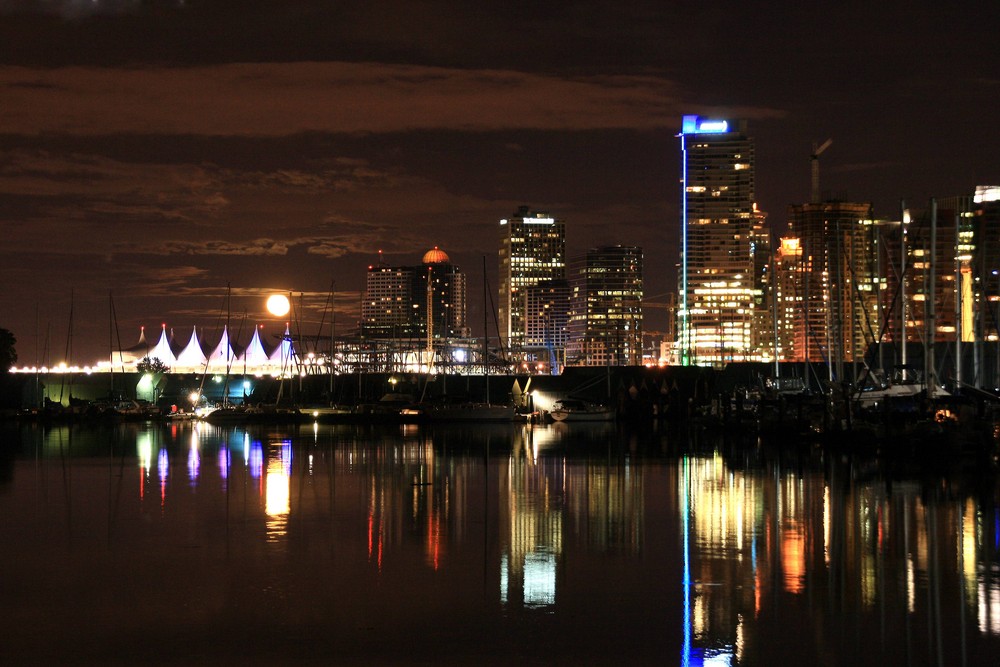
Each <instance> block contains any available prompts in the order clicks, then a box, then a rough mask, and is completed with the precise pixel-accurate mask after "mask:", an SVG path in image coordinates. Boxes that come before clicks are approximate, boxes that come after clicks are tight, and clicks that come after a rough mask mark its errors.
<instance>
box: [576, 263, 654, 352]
mask: <svg viewBox="0 0 1000 667" xmlns="http://www.w3.org/2000/svg"><path fill="white" fill-rule="evenodd" d="M569 285H570V294H571V296H570V311H569V341H568V342H567V344H566V364H567V365H568V366H633V365H639V364H641V363H642V249H641V248H638V247H634V246H606V247H601V248H592V249H590V250H588V251H587V253H586V254H585V255H582V256H580V257H577V258H574V260H573V261H572V262H571V264H570V267H569Z"/></svg>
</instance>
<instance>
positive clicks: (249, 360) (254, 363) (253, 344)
mask: <svg viewBox="0 0 1000 667" xmlns="http://www.w3.org/2000/svg"><path fill="white" fill-rule="evenodd" d="M242 361H243V363H244V364H245V365H246V366H247V367H248V368H254V369H257V368H261V367H264V366H267V365H268V364H269V362H270V358H269V357H268V356H267V350H265V349H264V344H263V343H261V342H260V328H259V327H257V328H255V329H254V331H253V338H251V339H250V343H249V345H247V349H246V350H244V351H243V355H242Z"/></svg>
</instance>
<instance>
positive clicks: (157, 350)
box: [146, 324, 177, 366]
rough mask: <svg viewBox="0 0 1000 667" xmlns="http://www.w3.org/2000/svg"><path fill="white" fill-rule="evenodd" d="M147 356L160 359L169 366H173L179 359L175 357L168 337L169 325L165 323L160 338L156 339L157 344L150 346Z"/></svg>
mask: <svg viewBox="0 0 1000 667" xmlns="http://www.w3.org/2000/svg"><path fill="white" fill-rule="evenodd" d="M146 356H147V357H149V358H150V359H159V360H160V361H162V362H163V363H164V364H166V365H167V366H172V365H173V364H174V362H176V361H177V359H176V358H175V357H174V351H173V350H171V349H170V341H169V340H168V339H167V325H166V324H164V325H163V328H162V329H161V331H160V339H159V340H158V341H156V345H155V346H153V347H152V348H150V350H149V351H148V352H147V353H146Z"/></svg>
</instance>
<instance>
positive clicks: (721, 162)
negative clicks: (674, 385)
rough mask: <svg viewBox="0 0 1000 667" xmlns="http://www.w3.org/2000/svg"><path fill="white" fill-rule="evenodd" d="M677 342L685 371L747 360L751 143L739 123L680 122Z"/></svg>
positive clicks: (750, 354)
mask: <svg viewBox="0 0 1000 667" xmlns="http://www.w3.org/2000/svg"><path fill="white" fill-rule="evenodd" d="M679 136H680V139H681V156H682V171H681V176H682V183H681V198H682V199H681V265H680V276H679V278H680V280H679V282H680V286H679V287H680V289H679V304H678V305H679V307H678V315H677V320H678V321H677V337H678V341H677V343H678V348H679V349H678V352H679V355H678V356H679V358H680V362H681V363H682V364H684V365H689V364H699V365H721V364H724V363H727V362H730V361H748V360H754V359H755V354H754V334H753V326H754V315H753V314H754V307H755V299H756V298H757V297H758V296H759V295H758V294H757V292H759V286H755V276H754V257H753V243H752V241H751V237H752V235H753V228H754V222H755V217H756V215H755V207H754V142H753V139H751V138H750V137H748V136H747V134H746V121H731V120H720V119H707V118H701V117H699V116H684V118H683V121H682V125H681V133H680V135H679Z"/></svg>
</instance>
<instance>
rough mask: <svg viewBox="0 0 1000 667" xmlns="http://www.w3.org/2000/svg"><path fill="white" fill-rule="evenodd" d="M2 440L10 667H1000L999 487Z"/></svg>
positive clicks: (478, 454) (843, 474) (510, 445)
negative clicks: (78, 665)
mask: <svg viewBox="0 0 1000 667" xmlns="http://www.w3.org/2000/svg"><path fill="white" fill-rule="evenodd" d="M0 433H2V437H0V517H2V519H0V521H2V523H0V627H2V628H3V634H4V638H3V640H2V643H0V661H3V662H5V663H10V664H53V663H59V664H65V663H75V662H86V663H92V664H108V663H117V664H159V663H171V664H217V665H246V664H261V665H278V664H359V665H360V664H365V665H385V664H467V665H481V664H495V665H501V664H502V665H513V664H520V663H528V664H546V665H549V664H567V665H580V664H586V665H606V664H615V665H632V664H664V665H702V664H706V665H707V664H712V665H880V666H887V665H996V664H998V663H1000V571H998V568H1000V508H998V505H1000V495H998V487H997V483H996V479H995V478H994V477H993V476H991V475H985V476H984V475H966V476H962V475H955V474H949V475H947V476H944V475H936V474H931V475H926V476H923V477H921V478H920V479H892V480H891V481H888V480H887V479H886V478H885V476H884V475H883V474H882V473H881V472H880V470H879V467H878V465H877V462H869V461H852V460H849V459H846V458H843V457H840V456H837V457H831V456H829V455H826V456H824V455H823V454H822V452H821V451H820V450H818V449H816V448H810V447H807V446H804V445H800V446H796V447H791V448H786V449H783V450H775V449H772V448H767V447H761V446H758V445H755V444H754V443H744V444H737V445H731V444H729V445H722V444H721V443H715V442H713V441H712V440H711V439H706V438H700V439H698V440H697V441H696V442H692V438H691V437H690V436H681V435H667V434H659V433H644V434H641V435H636V434H629V433H625V432H622V431H620V430H619V429H617V428H615V427H613V426H603V425H599V426H598V425H580V426H572V427H567V426H566V425H555V426H541V427H537V426H536V427H528V426H522V425H511V426H469V427H450V428H441V427H437V428H434V429H430V428H427V427H390V428H380V429H379V428H365V427H353V426H352V427H346V426H323V425H320V426H316V427H314V426H312V425H308V426H301V427H299V426H294V427H282V428H280V429H278V428H263V427H261V428H256V427H249V428H229V429H220V428H217V427H212V426H207V425H203V424H184V425H166V426H164V425H120V426H114V427H105V428H102V429H96V428H83V427H73V428H70V427H55V428H46V427H41V426H30V427H24V428H21V429H17V428H16V427H8V428H7V430H4V431H0Z"/></svg>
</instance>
